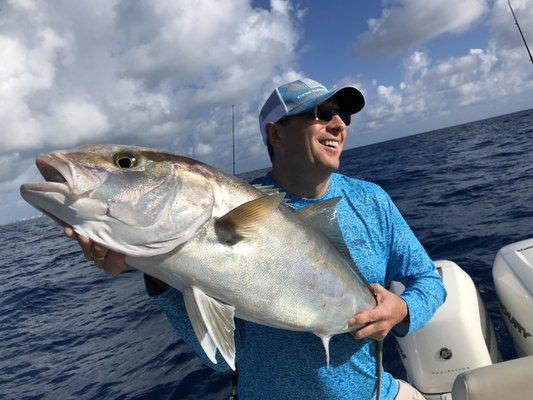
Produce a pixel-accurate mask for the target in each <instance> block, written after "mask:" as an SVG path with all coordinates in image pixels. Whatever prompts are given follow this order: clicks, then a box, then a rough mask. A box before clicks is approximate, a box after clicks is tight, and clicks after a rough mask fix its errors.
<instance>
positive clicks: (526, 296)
mask: <svg viewBox="0 0 533 400" xmlns="http://www.w3.org/2000/svg"><path fill="white" fill-rule="evenodd" d="M492 277H493V279H494V286H495V288H496V294H497V295H498V298H499V300H500V306H501V311H502V314H503V321H504V322H505V325H506V326H507V330H508V331H509V333H510V334H511V337H512V339H513V343H514V347H515V348H516V352H517V353H518V355H519V356H521V357H523V356H527V355H533V336H532V335H533V238H530V239H526V240H522V241H520V242H516V243H513V244H510V245H508V246H505V247H503V248H501V249H500V251H498V254H497V255H496V259H495V260H494V266H493V268H492Z"/></svg>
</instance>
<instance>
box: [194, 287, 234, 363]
mask: <svg viewBox="0 0 533 400" xmlns="http://www.w3.org/2000/svg"><path fill="white" fill-rule="evenodd" d="M192 291H193V295H194V299H195V300H196V305H197V306H198V310H199V311H200V315H201V316H202V319H203V322H204V324H205V326H206V328H207V332H208V333H209V336H210V337H211V339H213V342H214V343H215V345H216V347H217V348H218V350H219V351H220V354H222V357H224V360H226V362H227V363H228V365H229V366H230V367H231V369H232V370H235V339H234V336H233V332H234V331H235V321H234V319H233V318H234V316H235V307H233V306H230V305H228V304H224V303H221V302H220V301H218V300H216V299H214V298H212V297H209V296H208V295H206V294H205V293H204V292H202V291H201V290H200V289H198V288H193V289H192Z"/></svg>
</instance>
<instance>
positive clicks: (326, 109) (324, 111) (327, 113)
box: [276, 104, 352, 126]
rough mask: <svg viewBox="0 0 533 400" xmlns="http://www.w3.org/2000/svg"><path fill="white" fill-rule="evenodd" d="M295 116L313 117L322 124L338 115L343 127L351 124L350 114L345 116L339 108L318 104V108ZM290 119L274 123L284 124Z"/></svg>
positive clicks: (284, 118)
mask: <svg viewBox="0 0 533 400" xmlns="http://www.w3.org/2000/svg"><path fill="white" fill-rule="evenodd" d="M297 115H309V116H313V117H314V118H315V119H316V120H321V121H324V122H329V121H331V120H332V119H333V116H335V115H338V116H339V117H340V119H341V120H342V122H344V125H346V126H348V125H350V122H352V116H351V115H350V114H347V113H346V112H344V111H342V110H341V109H339V108H336V107H333V106H326V105H324V104H319V105H318V106H315V107H314V108H313V109H312V110H309V111H306V112H304V113H301V114H296V115H295V116H297ZM290 117H291V116H286V117H283V118H281V119H279V120H278V121H277V122H276V123H277V124H284V123H285V121H286V120H287V119H288V118H290Z"/></svg>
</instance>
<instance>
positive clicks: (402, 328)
mask: <svg viewBox="0 0 533 400" xmlns="http://www.w3.org/2000/svg"><path fill="white" fill-rule="evenodd" d="M400 298H401V299H402V300H403V301H404V302H405V306H406V307H407V315H406V316H405V318H404V319H403V320H402V321H400V322H399V323H397V324H396V325H395V326H394V327H393V328H392V332H393V333H394V335H396V336H399V337H403V336H405V335H407V334H408V333H409V327H410V325H411V318H410V313H409V303H408V302H407V300H406V299H404V298H403V297H402V296H400Z"/></svg>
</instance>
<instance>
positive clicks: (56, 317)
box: [0, 110, 533, 399]
mask: <svg viewBox="0 0 533 400" xmlns="http://www.w3.org/2000/svg"><path fill="white" fill-rule="evenodd" d="M342 172H343V173H345V174H347V175H350V176H355V177H359V178H362V179H366V180H370V181H373V182H376V183H378V184H380V185H381V186H382V187H383V188H385V189H386V190H387V191H388V192H389V194H390V195H391V197H392V198H393V200H394V201H395V202H396V204H397V205H398V207H399V208H400V210H401V211H402V213H403V215H404V217H405V218H406V219H407V221H408V222H409V224H410V226H411V227H412V229H413V231H414V232H415V234H416V235H417V237H418V238H419V239H420V241H421V242H422V244H423V245H424V247H425V248H426V249H427V251H428V252H429V254H430V256H431V257H432V258H433V259H449V260H452V261H455V262H456V263H458V264H459V265H460V266H461V267H463V269H465V270H466V271H467V272H468V274H469V275H470V276H471V277H472V279H473V280H474V282H475V284H476V286H477V288H478V290H479V291H480V293H481V297H482V298H483V300H484V302H485V305H486V308H487V310H488V313H489V315H490V317H491V319H492V321H493V324H494V326H495V329H496V334H497V337H498V344H499V348H500V351H501V353H502V357H503V359H506V360H507V359H511V358H514V357H516V354H515V352H514V349H513V347H512V343H511V340H510V337H509V334H508V333H507V331H506V329H505V327H504V325H503V321H502V319H501V316H500V314H499V309H498V302H497V299H496V296H495V292H494V287H493V283H492V275H491V268H492V262H493V260H494V257H495V255H496V252H497V251H498V249H500V248H501V247H503V246H505V245H506V244H509V243H512V242H515V241H518V240H522V239H526V238H528V237H531V236H533V229H532V228H533V110H528V111H522V112H518V113H514V114H509V115H504V116H500V117H496V118H491V119H487V120H483V121H477V122H472V123H469V124H465V125H461V126H456V127H451V128H446V129H441V130H438V131H434V132H429V133H425V134H420V135H416V136H410V137H407V138H403V139H398V140H394V141H390V142H386V143H380V144H376V145H371V146H366V147H362V148H357V149H353V150H348V151H346V152H345V153H344V155H343V157H342ZM255 175H257V173H250V174H247V175H246V176H247V178H249V179H251V178H252V177H253V176H255ZM0 242H1V244H2V246H0V274H1V277H2V279H0V398H2V399H67V398H76V399H200V398H201V399H225V398H227V396H228V394H229V385H230V377H229V375H228V374H220V373H215V372H214V371H212V370H210V369H208V368H206V367H203V366H202V365H201V364H200V362H199V361H198V360H197V359H196V357H195V355H194V354H193V353H192V352H191V351H190V350H189V349H188V348H187V346H186V345H185V344H184V343H183V342H182V341H181V340H180V339H179V338H178V337H177V336H176V334H175V332H174V331H173V330H172V329H171V327H170V325H169V324H168V322H167V321H166V320H165V318H164V317H163V316H162V315H161V313H160V312H159V311H158V309H157V307H155V306H154V305H153V304H152V302H151V300H150V299H149V298H148V296H147V295H146V293H145V290H144V285H143V282H142V275H141V274H140V273H139V272H137V271H133V270H132V271H127V272H125V273H123V274H122V275H120V276H118V277H115V278H111V277H107V276H105V275H104V274H103V273H102V272H100V270H98V269H97V268H95V267H94V266H92V265H91V264H89V263H87V262H85V260H84V259H83V257H82V256H81V252H80V249H79V247H78V246H77V244H76V243H75V242H72V241H69V240H68V239H66V238H65V237H64V236H63V234H62V231H61V229H60V228H59V227H58V226H57V225H56V224H55V223H53V222H52V221H51V220H49V219H47V218H36V219H33V220H29V221H24V222H17V223H13V224H9V225H4V226H0ZM384 358H385V368H386V369H387V370H389V371H390V372H392V373H393V374H395V375H396V376H399V377H402V376H404V375H405V372H404V371H403V368H402V366H401V363H400V362H399V359H398V356H397V354H396V352H395V349H394V346H393V342H392V340H387V343H386V349H385V356H384Z"/></svg>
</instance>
